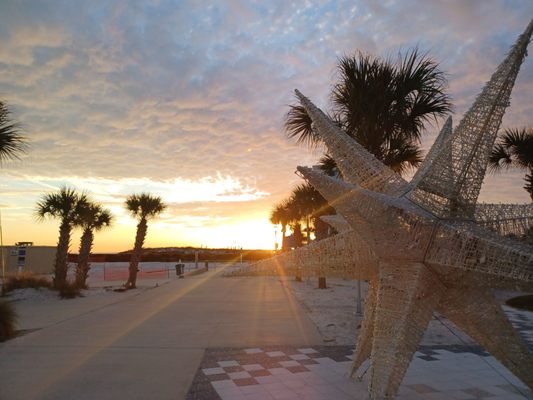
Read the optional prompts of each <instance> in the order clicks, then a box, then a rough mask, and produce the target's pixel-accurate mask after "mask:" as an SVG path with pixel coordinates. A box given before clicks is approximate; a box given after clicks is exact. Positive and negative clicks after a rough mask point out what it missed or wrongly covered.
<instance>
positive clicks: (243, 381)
mask: <svg viewBox="0 0 533 400" xmlns="http://www.w3.org/2000/svg"><path fill="white" fill-rule="evenodd" d="M233 382H234V383H235V385H237V386H251V385H258V384H259V382H257V381H256V380H255V379H254V378H252V377H250V378H240V379H234V380H233Z"/></svg>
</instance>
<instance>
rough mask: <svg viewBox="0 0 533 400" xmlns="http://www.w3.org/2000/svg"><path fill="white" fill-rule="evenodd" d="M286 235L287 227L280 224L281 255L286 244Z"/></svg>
mask: <svg viewBox="0 0 533 400" xmlns="http://www.w3.org/2000/svg"><path fill="white" fill-rule="evenodd" d="M286 233H287V225H285V224H282V225H281V252H282V253H283V252H284V251H285V250H286V247H287V246H286V243H285V234H286Z"/></svg>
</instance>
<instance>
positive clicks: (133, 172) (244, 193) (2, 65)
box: [0, 0, 533, 251]
mask: <svg viewBox="0 0 533 400" xmlns="http://www.w3.org/2000/svg"><path fill="white" fill-rule="evenodd" d="M532 17H533V2H531V1H528V0H523V1H512V0H507V1H503V0H502V1H491V0H486V1H425V0H418V1H417V0H403V1H399V0H398V1H373V0H372V1H371V0H368V1H365V0H360V1H332V2H327V1H316V2H313V1H294V2H287V1H282V0H280V1H278V0H271V1H264V2H262V1H253V2H246V1H213V2H210V1H196V2H195V1H191V2H187V1H166V0H160V1H157V0H153V1H143V2H141V1H110V0H105V1H99V0H93V1H68V0H64V1H41V0H38V1H35V0H27V1H26V0H13V1H11V0H2V1H1V2H0V37H1V38H2V40H1V46H0V97H1V98H2V99H3V100H5V101H6V102H7V103H8V104H9V105H10V106H11V108H12V110H13V115H14V117H15V118H16V119H17V120H18V121H20V122H21V123H22V125H23V127H24V131H25V134H26V136H27V137H28V138H29V140H30V141H31V151H30V152H29V154H28V155H27V156H25V157H24V158H23V159H22V160H21V161H18V162H9V163H5V164H4V165H2V169H1V171H0V173H1V174H2V177H1V180H0V185H1V187H0V205H1V212H2V225H3V232H4V243H8V244H9V243H13V242H16V241H33V242H35V244H46V245H53V244H55V243H56V240H57V229H58V223H57V221H49V222H44V223H37V222H35V220H34V217H33V213H34V207H35V203H36V201H37V200H38V199H39V196H40V195H41V194H42V193H45V192H49V191H53V190H56V189H57V188H58V187H60V186H61V185H64V184H67V185H69V186H73V187H76V188H78V189H80V190H86V191H87V192H89V193H90V194H91V195H92V197H93V198H94V199H95V200H97V201H100V202H102V203H104V204H105V205H106V206H107V207H109V208H110V209H111V210H112V212H113V213H114V214H115V216H116V221H115V226H114V227H113V228H111V229H108V230H107V231H105V232H102V233H99V234H98V235H97V237H96V243H95V244H96V250H97V251H121V250H126V249H128V248H131V246H132V242H133V236H134V228H135V221H134V220H133V219H131V218H130V217H129V216H128V215H127V213H126V212H125V211H124V210H123V206H122V204H123V201H124V198H125V196H127V195H128V194H130V193H135V192H140V191H148V192H151V193H153V194H157V195H160V196H162V197H163V199H164V200H165V201H166V203H167V204H168V205H169V207H168V209H167V211H166V212H165V213H164V214H163V215H162V216H161V218H159V219H158V220H156V221H154V222H153V223H152V224H151V225H150V228H149V235H148V240H147V246H175V245H204V246H243V247H245V248H250V247H263V248H268V247H272V246H273V242H274V228H273V227H272V226H271V225H270V224H269V223H268V214H269V211H270V208H271V206H272V205H273V204H274V203H276V202H277V201H279V200H281V199H282V198H283V197H284V196H286V195H287V194H288V193H289V192H290V190H291V188H292V187H294V186H295V185H296V184H298V183H299V178H298V177H297V176H296V175H294V170H295V167H296V165H309V164H313V163H314V162H315V161H316V159H317V158H318V157H319V156H320V151H309V150H308V149H307V148H303V147H299V146H298V145H296V144H295V143H294V141H291V140H288V139H286V137H285V135H284V133H283V117H284V114H285V113H286V111H287V105H288V104H290V103H292V102H293V101H294V96H293V94H292V93H293V89H294V88H298V89H300V90H301V91H302V92H303V93H304V94H306V95H307V96H308V97H310V98H311V99H312V100H313V101H314V102H315V103H316V104H317V105H319V106H321V107H325V108H327V105H328V101H327V99H328V92H329V89H330V87H331V84H332V82H334V80H335V64H336V60H337V58H338V57H339V56H341V55H344V54H352V53H354V52H355V51H357V50H361V51H364V52H368V53H372V54H376V55H380V56H391V57H393V58H394V57H396V55H397V53H398V51H405V50H407V49H409V48H411V47H413V46H418V47H419V48H420V49H421V50H423V51H428V52H429V53H430V54H431V55H432V56H433V57H434V58H435V59H436V60H437V61H438V62H439V63H440V65H441V68H442V69H443V70H445V71H446V72H447V73H448V78H449V84H450V85H449V90H450V93H451V95H452V97H453V101H454V104H455V113H454V120H455V122H456V123H457V122H458V121H459V119H460V117H461V115H462V114H463V113H464V111H465V109H466V108H467V107H468V106H469V105H470V104H471V102H472V101H473V99H474V97H475V95H476V94H477V93H478V92H479V91H480V89H481V87H482V85H483V84H484V82H486V81H487V80H488V79H489V77H490V75H491V73H492V72H493V71H494V70H495V68H496V66H497V65H498V63H499V62H500V61H501V60H502V59H503V57H504V55H505V53H506V52H507V50H508V49H509V47H510V46H511V45H512V44H513V43H514V41H515V40H516V37H517V36H518V35H519V34H520V33H521V32H522V31H523V30H524V29H525V27H526V26H527V24H528V22H529V20H530V19H531V18H532ZM532 89H533V61H532V60H531V59H526V61H525V63H524V64H523V66H522V69H521V72H520V75H519V78H518V80H517V83H516V86H515V89H514V92H513V99H512V103H511V107H510V108H509V109H508V112H507V114H506V117H505V119H504V122H503V126H504V127H522V126H526V125H527V126H531V123H532V119H531V115H533V103H532V99H533V90H532ZM442 122H443V121H439V122H438V124H436V125H433V126H427V132H426V135H425V136H424V140H423V147H424V148H425V149H427V148H428V147H429V146H430V145H431V143H432V141H433V139H434V138H435V135H436V132H437V131H438V129H439V128H440V124H442ZM522 175H523V174H521V173H507V174H504V175H501V176H498V177H492V176H491V177H488V178H487V179H486V185H485V187H484V189H483V192H482V199H483V200H485V201H496V202H500V201H501V202H527V201H528V196H527V193H526V192H525V191H524V190H523V189H522V185H523V183H522V177H523V176H522ZM76 241H77V238H74V239H73V244H74V246H73V247H74V248H75V247H76V246H77V244H76Z"/></svg>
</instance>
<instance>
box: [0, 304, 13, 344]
mask: <svg viewBox="0 0 533 400" xmlns="http://www.w3.org/2000/svg"><path fill="white" fill-rule="evenodd" d="M16 321H17V313H16V312H15V307H13V304H11V303H8V302H7V301H2V300H0V342H3V341H5V340H7V339H9V338H11V337H13V336H15V332H16V331H15V326H16Z"/></svg>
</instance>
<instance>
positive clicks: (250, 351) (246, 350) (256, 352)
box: [244, 348, 263, 354]
mask: <svg viewBox="0 0 533 400" xmlns="http://www.w3.org/2000/svg"><path fill="white" fill-rule="evenodd" d="M244 352H245V353H246V354H258V353H262V352H263V350H261V349H259V348H255V349H244Z"/></svg>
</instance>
